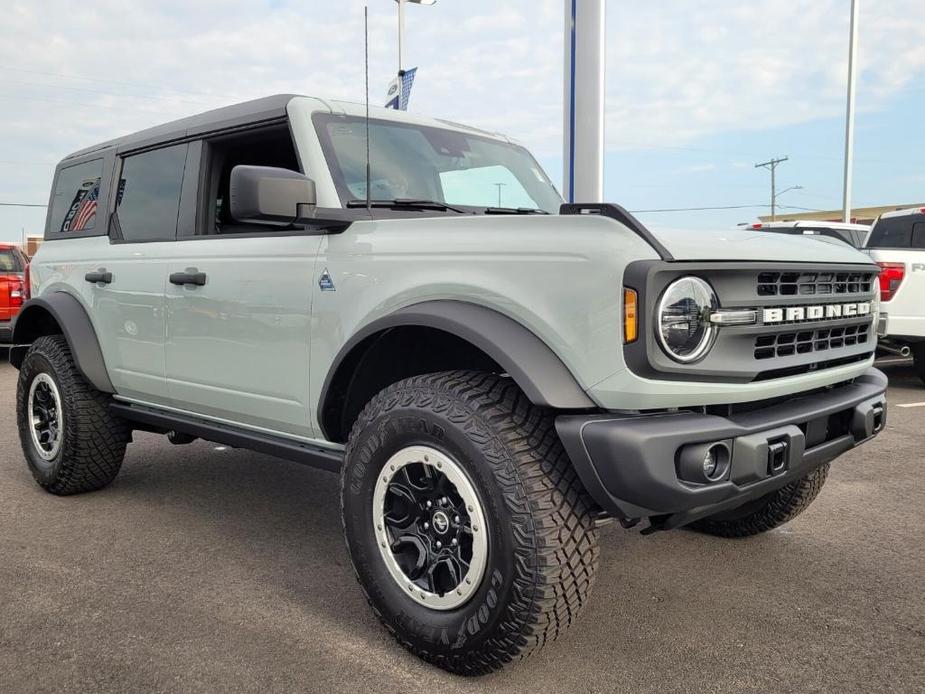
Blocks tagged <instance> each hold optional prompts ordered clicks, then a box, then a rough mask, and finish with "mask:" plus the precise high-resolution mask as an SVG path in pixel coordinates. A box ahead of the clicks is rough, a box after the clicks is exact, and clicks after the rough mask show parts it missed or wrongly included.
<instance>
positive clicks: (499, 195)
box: [493, 183, 507, 207]
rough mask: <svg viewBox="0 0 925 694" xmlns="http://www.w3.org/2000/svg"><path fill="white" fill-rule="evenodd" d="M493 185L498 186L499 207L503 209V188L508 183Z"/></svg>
mask: <svg viewBox="0 0 925 694" xmlns="http://www.w3.org/2000/svg"><path fill="white" fill-rule="evenodd" d="M493 185H496V186H498V207H501V188H502V187H503V186H506V185H507V183H494V184H493Z"/></svg>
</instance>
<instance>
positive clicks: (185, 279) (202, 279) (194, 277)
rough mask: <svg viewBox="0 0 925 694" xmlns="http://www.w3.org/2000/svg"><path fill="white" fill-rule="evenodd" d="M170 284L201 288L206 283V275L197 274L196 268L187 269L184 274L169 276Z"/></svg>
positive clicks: (176, 273) (175, 273) (178, 273)
mask: <svg viewBox="0 0 925 694" xmlns="http://www.w3.org/2000/svg"><path fill="white" fill-rule="evenodd" d="M170 283H171V284H178V285H184V284H194V285H196V286H197V287H202V286H203V285H205V283H206V273H204V272H199V271H198V270H197V269H196V268H189V269H188V270H187V271H186V272H174V273H172V274H171V275H170Z"/></svg>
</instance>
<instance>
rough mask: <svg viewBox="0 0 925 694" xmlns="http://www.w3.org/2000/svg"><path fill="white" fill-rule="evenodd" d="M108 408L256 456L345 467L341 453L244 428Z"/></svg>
mask: <svg viewBox="0 0 925 694" xmlns="http://www.w3.org/2000/svg"><path fill="white" fill-rule="evenodd" d="M109 407H110V409H111V410H112V411H113V412H114V413H115V414H117V415H118V416H119V417H122V418H123V419H127V420H129V421H130V422H136V423H139V424H143V425H145V426H146V427H158V428H161V429H164V430H166V431H177V432H180V433H182V434H189V435H190V436H195V437H196V438H200V439H205V440H206V441H214V442H215V443H221V444H225V445H226V446H233V447H235V448H246V449H248V450H251V451H256V452H257V453H266V454H268V455H274V456H276V457H277V458H285V459H286V460H291V461H294V462H296V463H302V464H303V465H310V466H312V467H316V468H321V469H322V470H328V471H329V472H339V471H340V469H341V467H342V466H343V464H344V454H343V453H341V452H339V451H335V450H330V449H327V448H323V447H321V446H315V445H312V444H310V443H306V442H304V441H299V440H297V439H290V438H286V437H283V436H277V435H273V434H265V433H262V432H257V431H252V430H250V429H244V428H242V427H237V426H234V425H232V424H224V423H221V422H213V421H211V420H208V419H203V418H201V417H196V416H193V415H186V414H180V413H177V412H168V411H166V410H161V409H158V408H155V407H150V406H147V405H136V404H130V403H125V402H113V403H111V404H110V406H109Z"/></svg>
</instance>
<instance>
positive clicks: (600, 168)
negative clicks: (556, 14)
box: [562, 0, 606, 202]
mask: <svg viewBox="0 0 925 694" xmlns="http://www.w3.org/2000/svg"><path fill="white" fill-rule="evenodd" d="M604 5H605V0H565V108H564V113H565V119H564V120H565V128H564V133H565V137H564V143H563V158H564V171H563V177H562V178H563V188H564V189H565V199H566V200H567V201H568V202H602V201H603V199H604V58H605V42H604V39H605V34H606V27H605V12H604Z"/></svg>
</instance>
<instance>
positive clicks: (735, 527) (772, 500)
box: [690, 463, 829, 537]
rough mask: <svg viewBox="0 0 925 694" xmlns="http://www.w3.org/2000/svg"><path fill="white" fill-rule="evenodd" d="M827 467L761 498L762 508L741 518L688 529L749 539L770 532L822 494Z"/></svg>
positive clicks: (700, 523)
mask: <svg viewBox="0 0 925 694" xmlns="http://www.w3.org/2000/svg"><path fill="white" fill-rule="evenodd" d="M828 474H829V465H828V463H826V464H825V465H823V466H822V467H820V468H817V469H816V470H814V471H813V472H811V473H810V474H808V475H807V476H806V477H803V478H802V479H799V480H797V481H796V482H791V483H790V484H788V485H787V486H785V487H781V488H780V489H779V490H777V491H776V492H773V493H771V494H769V495H768V496H767V497H765V499H766V501H765V503H764V505H763V506H761V507H760V508H759V509H757V510H755V511H753V512H752V513H750V514H748V515H747V516H744V517H742V518H736V519H734V520H718V519H713V518H709V517H707V518H704V519H702V520H699V521H695V522H694V523H691V526H690V527H691V528H693V529H694V530H698V531H700V532H703V533H707V534H709V535H716V536H717V537H750V536H752V535H758V534H760V533H764V532H767V531H768V530H773V529H774V528H776V527H778V526H781V525H783V524H784V523H788V522H790V521H792V520H793V519H794V518H796V517H797V516H798V515H800V514H801V513H803V511H805V510H806V508H807V507H808V506H809V505H810V504H811V503H812V502H813V500H814V499H815V498H816V497H817V496H818V495H819V492H820V491H821V490H822V485H823V484H825V480H826V477H827V476H828Z"/></svg>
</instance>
